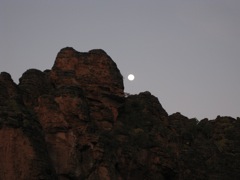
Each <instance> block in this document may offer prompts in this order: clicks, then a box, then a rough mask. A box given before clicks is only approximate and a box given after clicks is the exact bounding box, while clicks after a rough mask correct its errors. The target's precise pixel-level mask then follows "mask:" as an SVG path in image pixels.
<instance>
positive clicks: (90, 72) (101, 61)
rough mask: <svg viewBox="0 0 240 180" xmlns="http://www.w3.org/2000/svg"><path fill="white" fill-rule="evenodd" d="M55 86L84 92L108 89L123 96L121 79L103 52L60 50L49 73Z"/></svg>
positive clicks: (69, 48) (113, 64)
mask: <svg viewBox="0 0 240 180" xmlns="http://www.w3.org/2000/svg"><path fill="white" fill-rule="evenodd" d="M50 78H51V79H52V81H53V82H54V84H55V85H56V86H65V85H70V84H71V85H79V86H81V87H84V88H85V90H90V89H91V90H92V87H94V89H95V90H96V88H97V89H103V88H105V89H106V88H108V89H109V90H110V92H111V93H112V94H116V95H119V96H123V95H124V93H123V89H124V86H123V77H122V75H121V73H120V71H119V69H118V68H117V65H116V63H115V62H114V61H113V60H112V59H111V58H110V57H109V56H108V55H107V53H106V52H105V51H103V50H100V49H96V50H91V51H89V52H84V53H82V52H78V51H76V50H75V49H73V48H71V47H66V48H63V49H61V50H60V52H59V53H58V54H57V57H56V60H55V63H54V65H53V67H52V71H51V73H50Z"/></svg>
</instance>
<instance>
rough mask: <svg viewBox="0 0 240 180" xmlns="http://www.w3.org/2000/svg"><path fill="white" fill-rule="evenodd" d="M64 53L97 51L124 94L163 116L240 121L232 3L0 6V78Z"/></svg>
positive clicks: (239, 57) (106, 0) (238, 42)
mask: <svg viewBox="0 0 240 180" xmlns="http://www.w3.org/2000/svg"><path fill="white" fill-rule="evenodd" d="M66 46H71V47H73V48H75V49H76V50H78V51H81V52H84V51H89V50H91V49H96V48H101V49H104V50H105V51H106V52H107V53H108V54H109V55H110V56H111V57H112V59H113V60H114V61H115V62H116V63H117V65H118V68H119V69H120V71H121V73H122V75H123V76H124V78H125V79H124V83H125V91H126V92H129V93H132V94H137V93H139V92H142V91H146V90H148V91H150V92H151V93H152V94H153V95H155V96H157V97H158V99H159V101H160V103H161V104H162V105H163V107H164V108H165V109H166V111H167V112H168V113H169V114H172V113H174V112H181V113H182V114H183V115H186V116H188V117H189V118H192V117H197V118H198V119H202V118H205V117H207V118H210V119H213V118H215V117H216V116H217V115H226V116H232V117H234V118H236V117H238V116H240V95H239V92H240V1H239V0H121V1H113V0H112V1H110V0H68V1H66V0H56V1H55V0H52V1H51V0H41V1H39V0H0V63H1V64H0V71H7V72H9V73H10V74H11V75H12V78H13V79H14V81H15V82H16V83H18V79H19V78H20V77H21V75H22V73H23V72H24V71H26V70H27V69H29V68H36V69H40V70H45V69H50V68H51V67H52V65H53V63H54V60H55V57H56V55H57V53H58V51H59V50H60V49H61V48H63V47H66ZM130 73H132V74H134V75H135V80H134V81H131V82H130V81H128V80H127V75H128V74H130Z"/></svg>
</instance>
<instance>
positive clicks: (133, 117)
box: [0, 47, 240, 180]
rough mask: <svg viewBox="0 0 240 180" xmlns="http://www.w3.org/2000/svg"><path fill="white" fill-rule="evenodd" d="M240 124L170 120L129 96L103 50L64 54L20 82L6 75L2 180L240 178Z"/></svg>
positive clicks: (144, 97) (0, 94)
mask: <svg viewBox="0 0 240 180" xmlns="http://www.w3.org/2000/svg"><path fill="white" fill-rule="evenodd" d="M239 132H240V119H239V118H237V119H234V118H231V117H220V116H219V117H217V118H216V119H215V120H208V119H204V120H201V121H198V120H196V119H189V118H187V117H185V116H183V115H182V114H181V113H175V114H172V115H168V113H167V112H166V111H165V110H164V109H163V107H162V106H161V104H160V103H159V101H158V99H157V98H156V97H154V96H153V95H151V93H150V92H143V93H140V94H138V95H129V96H128V97H124V86H123V77H122V75H121V73H120V71H119V69H118V68H117V66H116V64H115V63H114V61H113V60H112V59H111V58H110V57H109V56H108V55H107V54H106V52H104V51H103V50H92V51H89V52H86V53H82V52H77V51H76V50H74V49H73V48H69V47H67V48H64V49H62V50H61V51H60V52H59V53H58V55H57V57H56V60H55V63H54V65H53V67H52V69H51V70H46V71H44V72H42V71H39V70H36V69H30V70H28V71H26V72H25V73H23V75H22V77H21V78H20V82H19V84H18V85H17V84H15V83H14V82H13V81H12V79H11V76H10V75H9V74H8V73H6V72H2V73H1V74H0V154H1V155H2V157H1V158H0V179H7V180H8V179H9V180H14V179H24V180H25V179H60V180H67V179H90V180H91V179H92V180H95V179H118V180H121V179H122V180H123V179H158V180H159V179H178V180H179V179H182V180H183V179H229V177H231V179H240V168H239V167H240V140H239V139H240V133H239Z"/></svg>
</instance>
